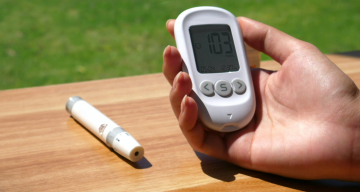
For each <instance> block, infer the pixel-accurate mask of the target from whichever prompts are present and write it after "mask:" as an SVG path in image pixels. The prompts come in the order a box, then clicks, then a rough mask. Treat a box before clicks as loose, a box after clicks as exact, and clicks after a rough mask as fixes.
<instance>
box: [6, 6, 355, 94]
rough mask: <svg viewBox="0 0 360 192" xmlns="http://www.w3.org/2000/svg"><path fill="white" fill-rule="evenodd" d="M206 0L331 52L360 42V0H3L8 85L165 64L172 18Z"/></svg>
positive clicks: (91, 76) (44, 82)
mask: <svg viewBox="0 0 360 192" xmlns="http://www.w3.org/2000/svg"><path fill="white" fill-rule="evenodd" d="M203 5H210V6H218V7H223V8H225V9H227V10H229V11H231V12H232V13H233V14H234V15H236V16H246V17H250V18H252V19H255V20H258V21H261V22H264V23H266V24H269V25H272V26H274V27H276V28H278V29H280V30H282V31H285V32H286V33H288V34H290V35H292V36H295V37H297V38H299V39H302V40H305V41H308V42H311V43H313V44H315V45H316V46H317V47H319V49H320V50H321V51H323V52H324V53H335V52H346V51H353V50H360V41H359V40H360V39H359V31H360V1H359V0H347V1H341V0H337V1H331V0H317V1H314V0H303V1H300V0H287V1H283V0H282V1H280V0H256V1H255V0H237V1H225V0H219V1H210V0H198V1H191V0H181V1H180V0H178V1H175V0H174V1H164V0H162V1H160V0H158V1H145V0H144V1H142V0H137V1H135V0H133V1H120V0H101V1H100V0H99V1H89V0H87V1H86V0H83V1H74V0H61V1H59V0H30V1H29V0H0V90H3V89H12V88H21V87H31V86H40V85H49V84H59V83H68V82H75V81H85V80H93V79H104V78H113V77H122V76H130V75H140V74H148V73H158V72H161V68H162V52H163V49H164V48H165V47H166V46H167V45H175V42H174V40H173V39H172V38H171V37H170V35H169V34H168V33H167V31H166V29H165V22H166V21H167V19H169V18H176V17H177V16H178V15H179V14H180V13H181V12H182V11H183V10H185V9H188V8H191V7H195V6H203ZM262 59H263V60H264V59H270V58H269V57H268V56H266V55H263V56H262Z"/></svg>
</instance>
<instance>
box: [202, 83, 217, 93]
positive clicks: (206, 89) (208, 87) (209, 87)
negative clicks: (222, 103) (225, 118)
mask: <svg viewBox="0 0 360 192" xmlns="http://www.w3.org/2000/svg"><path fill="white" fill-rule="evenodd" d="M200 91H201V93H203V94H204V95H206V96H211V95H213V94H214V84H213V83H212V82H211V81H203V82H201V83H200Z"/></svg>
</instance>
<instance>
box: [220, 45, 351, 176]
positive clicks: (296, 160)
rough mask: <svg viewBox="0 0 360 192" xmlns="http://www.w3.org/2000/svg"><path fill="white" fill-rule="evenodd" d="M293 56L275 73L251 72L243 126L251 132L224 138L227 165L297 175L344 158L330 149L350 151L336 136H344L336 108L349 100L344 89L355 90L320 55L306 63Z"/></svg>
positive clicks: (343, 76)
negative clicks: (248, 115) (251, 96)
mask: <svg viewBox="0 0 360 192" xmlns="http://www.w3.org/2000/svg"><path fill="white" fill-rule="evenodd" d="M297 54H307V53H301V52H300V53H299V52H298V53H297ZM296 58H299V57H298V56H295V55H293V56H290V57H288V58H287V59H286V60H285V61H284V62H283V65H282V69H281V70H280V71H278V72H265V71H260V70H256V71H254V72H253V79H254V86H255V89H256V95H257V110H256V114H255V118H254V120H253V122H252V123H251V124H250V125H249V127H248V128H247V129H249V130H251V131H246V130H244V131H243V132H240V133H239V134H238V135H237V136H236V137H235V138H234V137H233V136H228V137H229V138H232V140H230V141H227V142H230V143H232V145H231V144H230V145H228V146H229V147H228V149H229V155H230V159H232V158H233V159H232V162H233V163H237V164H240V165H243V166H244V165H245V166H247V167H248V166H249V167H251V168H255V169H258V170H266V171H268V172H273V171H274V170H276V173H278V174H283V173H285V172H286V173H287V172H288V170H289V169H290V170H292V171H294V173H296V174H297V175H298V174H299V173H301V172H307V173H308V169H306V168H307V167H316V168H318V169H320V168H323V167H328V166H329V164H328V163H327V159H328V160H329V161H330V160H331V161H333V159H334V158H337V159H338V161H339V163H341V162H344V161H348V160H350V158H351V156H350V154H349V153H344V154H339V153H334V152H332V151H335V150H336V151H339V148H340V150H341V151H351V143H350V141H349V142H344V140H342V139H341V137H339V135H342V136H345V135H348V133H349V130H344V129H340V127H342V126H341V123H342V122H343V118H342V116H343V117H344V116H345V114H342V113H341V109H342V108H344V106H345V105H346V104H347V102H348V101H349V97H348V95H349V94H351V89H350V90H349V87H351V86H353V88H354V89H353V90H354V91H356V86H354V85H353V83H352V81H351V80H350V79H349V78H348V77H347V76H346V75H345V74H343V73H342V72H341V71H340V70H339V69H335V70H334V68H336V66H334V65H333V64H332V63H331V62H330V61H329V60H327V58H326V57H325V56H323V57H320V58H319V57H318V56H317V57H314V58H309V60H308V61H304V60H300V59H296ZM316 64H320V65H318V66H314V65H316ZM329 71H332V72H331V73H330V72H329ZM325 76H330V78H329V77H326V78H324V77H325ZM329 79H330V81H329ZM331 79H332V80H331ZM334 101H336V102H334ZM334 114H336V115H335V116H334ZM244 136H245V137H246V136H248V137H250V138H249V139H244V138H242V137H244ZM234 140H235V141H234ZM238 140H239V141H238ZM249 142H250V143H249ZM244 146H248V148H244ZM243 154H249V155H248V156H244V155H243ZM279 170H280V172H279ZM313 171H314V172H316V169H313ZM314 176H315V175H314Z"/></svg>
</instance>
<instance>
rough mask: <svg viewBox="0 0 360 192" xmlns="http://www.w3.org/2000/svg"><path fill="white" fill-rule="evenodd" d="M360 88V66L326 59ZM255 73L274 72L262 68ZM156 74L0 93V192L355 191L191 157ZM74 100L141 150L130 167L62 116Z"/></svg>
mask: <svg viewBox="0 0 360 192" xmlns="http://www.w3.org/2000/svg"><path fill="white" fill-rule="evenodd" d="M328 57H329V58H330V59H331V60H332V61H334V62H335V63H336V64H337V65H338V66H339V68H340V69H342V70H343V71H344V72H345V73H346V74H348V75H349V76H350V77H351V78H352V79H353V80H354V81H355V83H356V85H357V86H358V87H359V86H360V59H359V58H355V57H345V56H338V55H329V56H328ZM261 67H263V68H266V69H270V70H278V69H280V65H278V64H277V63H276V62H274V61H265V62H262V63H261ZM169 90H170V85H169V84H168V83H167V81H166V80H165V78H164V77H163V75H162V74H151V75H143V76H135V77H125V78H115V79H106V80H97V81H88V82H79V83H71V84H62V85H51V86H44V87H34V88H25V89H14V90H5V91H0V131H1V134H0V191H172V190H174V191H225V190H227V191H240V190H244V191H299V190H300V191H338V190H341V191H344V190H346V191H349V190H350V191H359V190H360V184H359V183H351V182H341V181H333V180H320V181H303V180H295V179H289V178H284V177H280V176H276V175H271V174H266V173H261V172H256V171H251V170H247V169H243V168H241V167H238V166H235V165H233V164H230V163H227V162H224V161H220V160H217V159H215V158H212V157H209V156H207V155H204V154H201V153H198V152H195V151H194V150H192V148H191V147H190V146H189V145H188V143H187V141H186V139H185V138H184V136H183V135H182V133H181V131H180V129H179V127H178V124H177V120H176V118H175V116H174V115H173V112H172V110H171V107H170V103H169V98H168V93H169ZM74 95H78V96H80V97H82V98H83V99H85V100H86V101H88V102H89V103H91V104H92V105H94V106H95V107H97V108H98V109H99V110H100V111H102V112H103V113H104V114H106V115H107V116H109V117H110V118H111V119H112V120H114V121H115V122H117V123H118V124H120V125H121V126H122V127H124V128H125V129H126V130H127V131H128V132H129V133H131V134H132V135H133V136H134V137H135V138H136V139H137V140H138V141H139V142H140V143H141V144H142V146H143V147H144V149H145V158H143V159H142V160H140V161H139V162H137V163H132V162H129V161H128V160H126V159H124V158H122V157H121V156H119V155H117V154H116V153H114V152H113V151H112V150H110V149H109V148H107V147H106V145H105V144H103V143H102V142H101V141H100V140H98V139H97V138H96V137H95V136H93V135H92V134H91V133H90V132H88V131H87V130H86V129H85V128H84V127H82V126H81V125H80V124H78V123H77V122H76V121H75V120H74V119H72V118H71V117H70V115H69V114H68V113H67V112H66V110H65V104H66V101H67V99H68V98H69V97H71V96H74Z"/></svg>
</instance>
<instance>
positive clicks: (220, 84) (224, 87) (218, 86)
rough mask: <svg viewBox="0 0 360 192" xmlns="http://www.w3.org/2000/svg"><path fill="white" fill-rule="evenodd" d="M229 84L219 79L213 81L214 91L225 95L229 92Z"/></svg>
mask: <svg viewBox="0 0 360 192" xmlns="http://www.w3.org/2000/svg"><path fill="white" fill-rule="evenodd" d="M231 90H232V89H231V85H230V83H229V82H227V81H225V80H219V81H217V82H216V83H215V92H216V93H217V94H219V95H220V96H223V97H226V96H229V95H230V93H231Z"/></svg>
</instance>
